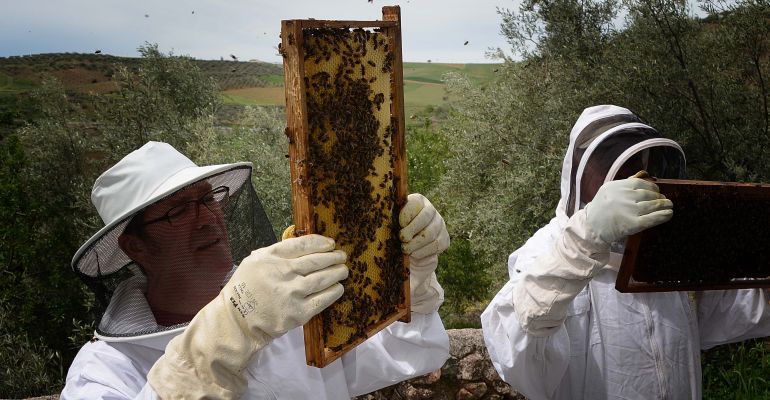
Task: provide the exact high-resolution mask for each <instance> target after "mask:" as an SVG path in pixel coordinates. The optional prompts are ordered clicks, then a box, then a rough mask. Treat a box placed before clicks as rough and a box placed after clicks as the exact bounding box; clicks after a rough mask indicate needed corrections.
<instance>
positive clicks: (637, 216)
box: [585, 177, 674, 243]
mask: <svg viewBox="0 0 770 400" xmlns="http://www.w3.org/2000/svg"><path fill="white" fill-rule="evenodd" d="M673 206H674V205H673V203H671V200H669V199H667V198H666V196H664V195H662V194H660V193H659V190H658V186H657V185H656V184H654V183H652V182H650V181H646V180H644V179H639V178H636V177H630V178H628V179H621V180H617V181H611V182H607V183H605V184H604V185H602V186H601V187H600V188H599V190H598V191H597V192H596V196H594V199H593V200H592V201H591V202H590V203H588V204H587V205H586V207H585V210H586V221H587V222H588V224H589V225H590V226H591V228H592V229H593V231H594V232H595V233H596V234H597V235H598V236H599V237H600V238H601V239H602V240H603V241H604V242H606V243H612V242H616V241H618V240H620V239H622V238H624V237H626V236H628V235H633V234H634V233H637V232H641V231H643V230H645V229H647V228H651V227H653V226H655V225H659V224H662V223H664V222H666V221H668V220H670V219H671V217H672V216H673V215H674V211H673V210H672V207H673Z"/></svg>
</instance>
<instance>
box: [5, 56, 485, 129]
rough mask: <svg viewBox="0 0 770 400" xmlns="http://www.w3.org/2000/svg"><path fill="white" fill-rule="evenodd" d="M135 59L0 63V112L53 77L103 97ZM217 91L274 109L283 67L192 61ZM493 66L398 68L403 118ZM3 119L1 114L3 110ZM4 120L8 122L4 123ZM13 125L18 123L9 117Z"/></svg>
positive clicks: (234, 102) (279, 100)
mask: <svg viewBox="0 0 770 400" xmlns="http://www.w3.org/2000/svg"><path fill="white" fill-rule="evenodd" d="M139 61H140V60H139V59H138V58H128V57H115V56H111V55H106V54H78V53H58V54H38V55H31V56H17V57H6V58H0V111H3V108H6V109H7V108H9V107H12V106H10V104H11V103H14V104H16V103H18V98H19V97H20V96H21V97H23V96H25V95H26V93H29V92H30V91H31V90H33V89H34V88H35V87H37V86H38V85H39V83H40V82H41V81H42V79H43V78H44V77H45V76H47V75H52V76H55V77H56V78H57V79H58V80H59V81H61V82H62V83H63V84H64V86H65V87H66V88H67V89H68V90H71V91H73V92H79V93H89V92H94V93H108V92H110V91H113V90H115V89H116V87H115V84H114V81H113V79H112V77H113V75H114V74H115V71H116V69H117V66H118V65H123V66H126V67H127V68H129V69H132V68H136V67H137V66H138V65H139ZM194 62H195V63H196V65H198V67H199V68H200V69H201V70H202V71H203V72H204V73H205V74H206V75H209V76H211V77H213V78H214V79H215V80H216V81H217V83H218V84H219V87H220V88H221V89H222V100H223V101H224V102H225V104H227V105H228V106H230V107H237V106H242V105H279V106H282V105H284V103H285V94H284V88H283V67H282V66H281V65H278V64H271V63H263V62H244V61H234V60H194ZM498 67H499V66H498V65H497V64H437V63H404V100H405V103H406V104H405V106H406V107H405V108H406V110H405V111H406V115H407V117H410V116H414V115H416V114H418V113H420V112H421V111H423V110H425V109H426V108H427V107H434V108H435V107H441V106H443V105H445V104H446V103H447V102H448V101H449V100H451V99H450V98H448V97H447V94H446V91H445V87H444V84H443V82H442V77H443V76H444V74H446V73H448V72H459V73H462V74H465V75H466V76H468V78H469V79H470V80H471V81H473V82H475V83H477V84H481V85H483V84H484V83H486V82H489V81H490V80H492V79H493V78H494V76H495V72H496V71H497V69H498ZM6 114H7V110H6ZM8 118H10V117H8ZM14 119H17V120H18V119H19V118H18V116H14Z"/></svg>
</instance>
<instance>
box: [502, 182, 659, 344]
mask: <svg viewBox="0 0 770 400" xmlns="http://www.w3.org/2000/svg"><path fill="white" fill-rule="evenodd" d="M672 207H673V204H672V203H671V200H668V199H666V198H665V196H663V195H661V194H660V193H659V192H658V186H657V185H655V184H654V183H652V182H649V181H646V180H643V179H639V178H636V177H631V178H628V179H621V180H617V181H611V182H607V183H605V184H604V185H602V186H601V187H600V188H599V190H598V191H597V192H596V196H594V199H593V200H592V201H591V202H590V203H588V205H586V207H585V208H584V209H582V210H579V211H578V212H576V213H575V214H574V215H572V217H570V219H569V221H567V224H566V226H565V227H564V230H563V231H562V232H561V235H560V236H559V237H558V238H556V240H555V241H554V243H553V244H552V246H551V247H550V248H548V249H545V251H544V252H543V253H542V254H540V255H539V256H538V257H537V258H535V259H534V261H533V264H532V265H528V266H527V267H526V268H523V269H522V272H521V274H520V275H519V277H518V281H517V282H516V283H515V284H514V287H513V291H512V296H513V304H514V309H515V311H516V317H517V319H518V321H519V324H520V325H521V327H522V329H524V330H525V331H526V332H528V333H529V334H531V335H533V336H548V335H551V334H553V333H555V332H556V331H557V330H558V329H559V327H560V326H561V325H562V324H563V323H564V320H565V319H566V318H567V308H568V307H569V304H570V303H571V302H572V300H573V299H574V298H575V296H577V295H578V293H580V291H582V290H583V288H585V287H586V285H588V282H589V281H590V280H591V278H592V277H593V276H594V274H595V273H596V272H597V271H599V270H600V269H602V268H604V266H605V265H606V264H607V262H608V259H609V250H610V244H611V243H612V242H616V241H618V240H621V239H623V238H624V237H626V236H628V235H631V234H634V233H637V232H641V231H643V230H645V229H647V228H650V227H653V226H655V225H658V224H661V223H663V222H666V221H668V220H669V219H671V217H672V215H673V211H672Z"/></svg>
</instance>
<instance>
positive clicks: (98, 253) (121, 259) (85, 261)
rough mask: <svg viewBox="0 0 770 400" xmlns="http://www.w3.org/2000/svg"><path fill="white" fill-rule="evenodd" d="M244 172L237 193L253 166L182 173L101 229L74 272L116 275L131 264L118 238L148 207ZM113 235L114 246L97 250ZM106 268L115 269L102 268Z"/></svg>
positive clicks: (84, 248) (243, 164)
mask: <svg viewBox="0 0 770 400" xmlns="http://www.w3.org/2000/svg"><path fill="white" fill-rule="evenodd" d="M244 169H248V171H247V173H245V174H244V176H245V179H242V180H241V182H240V185H238V187H231V188H230V190H231V191H232V192H235V191H237V190H238V189H240V186H242V185H243V184H244V183H246V182H247V181H248V180H249V178H250V177H251V169H252V164H251V163H250V162H239V163H233V164H219V165H209V166H203V167H197V166H196V167H189V168H184V169H182V170H180V171H179V172H177V173H176V174H174V175H172V176H171V177H170V178H169V179H167V180H166V181H165V182H164V183H163V184H161V185H160V186H159V187H158V189H156V190H155V191H154V192H153V193H152V195H150V197H149V198H148V199H147V200H146V201H144V202H142V203H140V204H139V205H137V206H136V207H134V208H133V209H130V210H127V211H126V212H124V213H123V215H121V216H120V217H118V218H115V219H114V220H113V221H112V222H111V223H109V224H107V225H105V226H104V228H102V229H100V230H99V231H98V232H96V233H95V234H94V235H93V236H91V238H90V239H88V240H87V241H86V242H85V243H84V244H83V245H82V246H80V249H78V251H77V252H75V255H74V256H73V257H72V263H71V265H72V269H73V270H75V271H76V272H78V273H80V274H82V275H85V276H88V277H93V278H96V277H102V276H106V275H110V274H112V273H114V272H117V271H118V270H120V269H121V268H122V267H124V266H125V265H128V264H130V263H131V262H132V261H131V259H130V258H128V256H127V255H126V254H125V253H124V252H123V250H121V249H120V247H119V246H117V236H118V235H120V234H121V233H122V232H123V229H125V225H126V224H128V222H129V221H130V220H131V218H133V217H134V216H135V215H136V214H138V213H139V212H141V211H142V210H144V209H146V208H147V207H149V206H151V205H153V204H155V203H157V202H158V201H160V200H162V199H164V198H166V197H169V196H171V195H173V194H175V193H176V192H178V191H179V190H182V189H184V188H186V187H188V186H190V185H192V184H194V183H197V182H200V181H203V180H206V179H209V178H212V177H216V176H221V175H226V174H228V173H236V172H238V171H241V172H243V170H244ZM111 236H114V237H115V241H114V243H113V244H112V245H108V246H103V247H101V248H99V249H98V250H97V249H96V246H97V245H98V244H99V243H100V242H102V241H103V239H104V238H106V237H111ZM103 266H112V267H107V268H103Z"/></svg>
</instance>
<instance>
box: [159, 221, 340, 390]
mask: <svg viewBox="0 0 770 400" xmlns="http://www.w3.org/2000/svg"><path fill="white" fill-rule="evenodd" d="M346 258H347V256H346V254H345V252H344V251H341V250H334V240H332V239H330V238H327V237H324V236H321V235H307V236H302V237H298V238H291V239H287V240H284V241H281V242H279V243H276V244H274V245H272V246H269V247H265V248H261V249H259V250H256V251H254V252H252V253H251V255H249V256H248V257H246V258H245V259H244V260H243V262H241V264H240V266H239V267H238V269H237V270H236V271H235V273H234V274H233V276H232V278H231V279H230V281H229V282H227V284H226V285H225V286H224V288H223V289H222V291H221V292H220V293H219V295H218V296H217V297H216V298H214V300H212V301H211V302H210V303H209V304H207V305H206V306H205V307H203V309H201V310H200V311H199V312H198V314H196V316H195V317H194V318H193V320H192V321H191V322H190V325H189V326H188V327H187V329H185V332H184V333H183V334H181V335H179V336H177V337H176V338H174V339H172V340H171V342H169V344H168V346H167V347H166V353H165V354H164V355H163V356H162V357H161V358H160V359H159V360H158V361H157V362H156V363H155V365H154V366H153V367H152V369H151V370H150V373H149V375H148V381H149V382H150V385H151V386H152V388H153V389H154V390H155V391H156V392H157V393H158V395H159V396H160V397H161V398H164V399H170V398H186V399H187V398H238V397H240V395H241V394H242V393H243V392H244V391H245V389H246V380H245V379H244V377H243V376H242V371H243V370H244V369H245V368H246V366H247V365H248V363H249V361H250V359H251V358H252V356H253V355H254V354H255V353H256V351H257V350H259V349H260V348H262V347H264V346H265V345H267V344H268V343H269V342H270V341H271V340H272V339H273V338H275V337H278V336H280V335H282V334H284V333H286V332H287V331H288V330H290V329H292V328H295V327H297V326H300V325H302V324H304V323H306V322H307V321H308V320H310V318H311V317H313V316H314V315H316V314H318V313H319V312H321V311H322V310H324V309H325V308H326V307H328V306H329V305H331V304H332V303H333V302H334V301H336V300H337V299H338V298H340V297H341V296H342V292H343V287H342V285H341V284H340V283H339V281H341V280H343V279H345V278H347V276H348V268H347V267H346V266H345V265H344V263H345V260H346Z"/></svg>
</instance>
